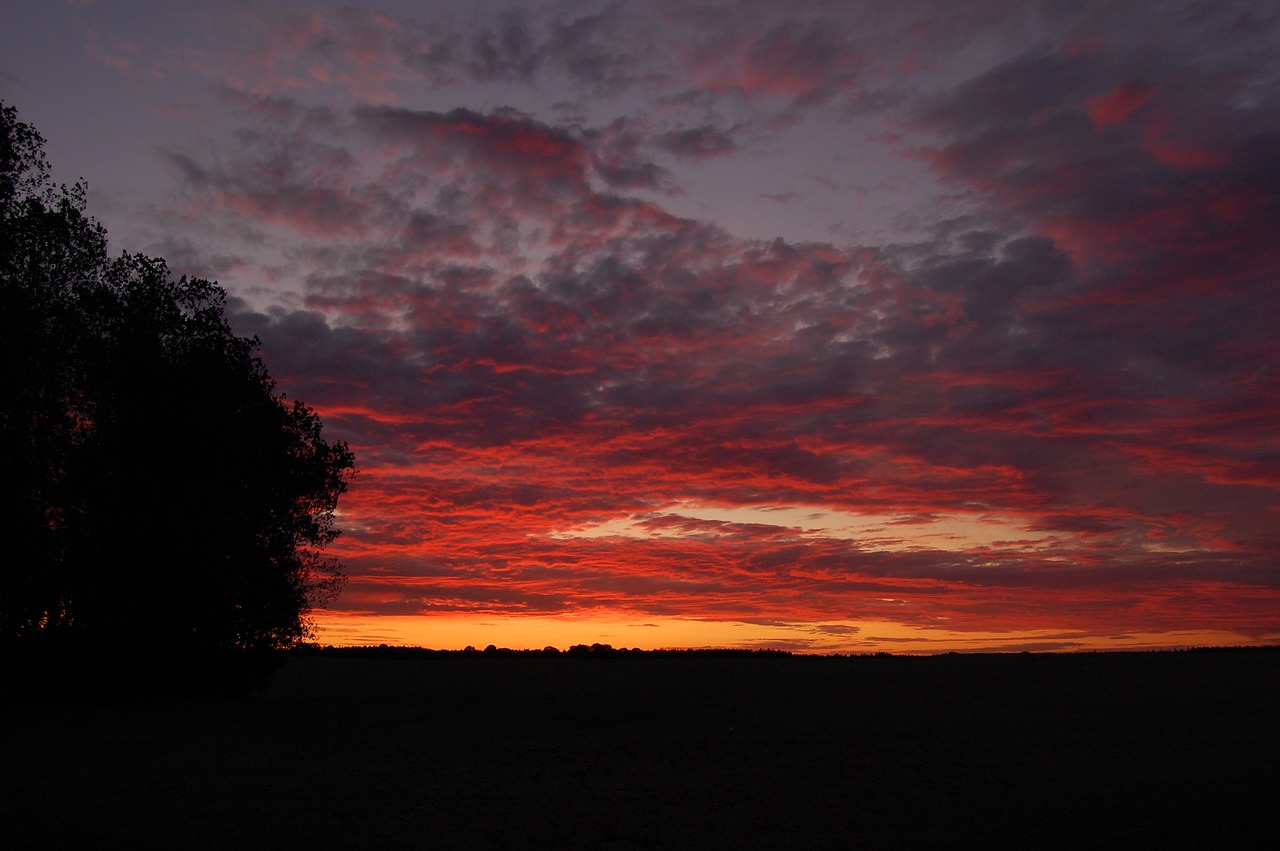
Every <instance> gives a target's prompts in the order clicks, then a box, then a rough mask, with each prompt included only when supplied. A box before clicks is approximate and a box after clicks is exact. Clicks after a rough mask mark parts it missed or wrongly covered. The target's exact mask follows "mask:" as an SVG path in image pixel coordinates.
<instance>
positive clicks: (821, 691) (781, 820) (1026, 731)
mask: <svg viewBox="0 0 1280 851" xmlns="http://www.w3.org/2000/svg"><path fill="white" fill-rule="evenodd" d="M3 720H4V730H3V734H2V735H0V748H2V750H0V760H2V771H3V788H2V789H0V800H2V802H0V818H2V819H3V820H2V822H0V825H2V826H0V831H2V833H0V840H2V841H0V845H3V846H4V847H5V848H36V847H55V848H56V847H66V848H91V847H101V846H104V845H108V844H109V845H112V846H121V847H153V848H218V849H223V848H306V849H316V848H351V847H370V848H389V849H397V848H616V849H623V848H826V847H871V848H880V847H883V848H916V847H920V848H924V847H959V846H965V847H979V848H984V847H994V846H1002V847H1022V848H1035V847H1046V846H1058V847H1063V846H1068V845H1077V844H1082V843H1088V844H1092V845H1102V846H1107V847H1121V846H1133V847H1147V848H1163V847H1187V848H1210V847H1230V848H1245V847H1257V848H1264V847H1265V848H1272V847H1277V845H1276V842H1277V838H1278V837H1280V806H1278V803H1280V795H1277V792H1280V783H1278V782H1277V777H1278V776H1280V774H1278V772H1280V732H1278V731H1280V726H1278V723H1280V652H1278V651H1276V650H1250V651H1245V650H1239V651H1198V652H1183V653H1155V654H1096V655H1061V656H1059V655H1021V656H965V655H959V656H938V657H923V658H913V657H891V658H882V657H874V658H869V657H863V658H821V657H801V656H794V657H788V656H785V655H755V656H741V655H740V656H736V657H717V656H714V655H702V654H689V655H683V656H658V655H654V656H648V655H643V656H633V657H622V658H592V657H588V658H574V657H571V656H569V655H567V654H561V655H560V656H540V655H529V656H520V657H501V656H497V655H494V654H471V655H465V656H464V655H457V654H455V655H449V656H436V657H429V658H420V659H390V658H334V657H319V656H309V657H296V658H293V659H291V660H290V661H289V662H288V663H287V664H286V666H285V667H284V668H283V669H282V670H281V671H280V672H279V674H277V676H276V678H275V680H274V681H273V682H272V684H271V686H270V687H269V688H268V689H267V690H265V691H263V692H260V693H257V694H255V695H253V696H251V697H248V698H244V699H238V700H223V701H172V702H156V701H152V702H104V703H102V704H100V705H96V706H89V705H72V704H59V703H51V704H37V703H29V702H22V701H15V700H14V699H13V698H9V699H8V701H7V706H6V709H5V711H4V719H3Z"/></svg>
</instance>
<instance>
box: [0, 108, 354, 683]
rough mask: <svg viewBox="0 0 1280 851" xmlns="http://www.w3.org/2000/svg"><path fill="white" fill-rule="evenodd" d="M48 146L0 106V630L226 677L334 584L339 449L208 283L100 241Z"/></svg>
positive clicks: (88, 662)
mask: <svg viewBox="0 0 1280 851" xmlns="http://www.w3.org/2000/svg"><path fill="white" fill-rule="evenodd" d="M43 142H44V140H43V139H42V138H41V137H40V135H39V134H38V133H37V132H36V131H35V130H34V129H33V128H31V127H30V126H29V125H26V124H23V123H22V122H20V121H18V120H17V115H16V111H15V110H14V109H13V108H12V107H3V113H2V117H0V217H2V218H0V223H2V228H0V355H2V356H3V364H4V369H3V370H2V371H0V482H3V491H2V493H0V534H3V540H4V541H5V546H6V547H7V548H8V550H9V553H10V557H9V558H7V559H6V562H7V563H8V567H7V568H6V570H5V575H4V576H3V581H2V582H0V641H2V642H3V645H4V648H5V650H6V651H7V652H8V653H9V655H10V656H11V657H12V658H14V659H18V660H27V662H28V663H29V664H38V665H39V666H40V667H41V668H43V669H49V670H52V669H56V668H59V666H66V665H72V666H73V667H74V668H75V670H76V672H77V673H76V675H77V676H82V675H83V674H84V673H85V670H86V669H87V668H92V667H95V666H101V665H102V664H103V660H104V659H106V658H108V657H109V658H111V659H116V660H118V659H131V660H141V662H142V664H141V667H145V668H149V669H151V670H153V671H155V670H168V671H169V672H170V673H169V674H168V676H169V677H172V676H176V675H177V673H178V672H183V671H185V672H191V673H192V674H193V675H194V676H197V677H207V676H208V675H209V670H210V669H211V668H214V669H217V670H218V671H240V672H242V671H243V670H244V669H245V666H246V665H247V664H248V663H249V661H250V660H253V664H255V665H256V664H258V660H262V659H265V658H268V657H270V656H271V655H272V654H273V653H274V651H278V650H281V649H285V648H288V647H291V646H293V645H295V644H297V643H298V642H299V641H301V640H303V639H304V638H306V637H307V636H308V624H309V621H308V615H309V613H310V611H311V608H312V606H313V605H315V604H317V603H318V602H320V601H321V600H322V599H323V598H324V596H325V595H326V594H330V593H334V592H336V590H337V588H338V586H339V583H340V581H341V579H342V576H341V572H340V566H339V565H338V564H337V563H336V562H333V561H330V560H325V559H323V558H322V557H321V555H320V551H321V550H322V549H323V547H324V546H325V545H326V544H328V543H330V542H331V541H332V540H333V538H334V537H335V536H336V535H337V530H336V529H335V528H334V526H333V515H334V511H335V509H336V506H337V501H338V498H339V496H340V495H341V494H342V493H343V492H344V491H345V490H346V487H347V482H348V481H349V479H350V476H351V473H352V470H353V468H354V457H353V455H352V453H351V451H350V450H349V449H348V447H347V446H346V445H345V444H343V443H340V442H339V443H332V444H331V443H328V442H326V441H325V440H324V439H323V437H322V436H321V422H320V419H319V417H318V416H317V415H316V414H315V412H314V411H312V410H311V409H310V408H308V407H307V406H306V405H304V404H302V403H301V402H297V401H291V400H289V399H287V398H286V397H285V396H284V395H283V394H277V393H276V388H275V384H274V382H273V381H272V379H271V378H270V376H269V375H268V373H267V370H266V368H265V367H264V365H263V363H262V361H261V360H260V359H259V358H258V357H257V356H256V355H255V354H254V352H255V349H256V346H257V340H256V339H246V338H243V337H238V336H236V335H235V334H234V333H233V332H232V331H231V329H230V327H229V325H228V323H227V320H226V316H225V308H226V303H225V293H224V292H223V290H222V289H221V288H220V287H218V285H217V284H215V283H212V282H209V281H205V280H200V279H193V278H187V277H182V278H178V279H176V280H175V279H174V277H173V276H172V275H171V274H170V272H169V270H168V268H167V266H166V265H165V263H164V261H163V260H160V259H155V258H149V257H143V256H139V255H133V254H127V253H126V254H123V255H121V256H119V257H117V258H114V259H112V258H110V257H109V256H108V253H107V240H106V234H105V231H104V230H103V228H102V227H101V226H100V225H99V224H97V223H96V222H94V221H93V220H92V219H91V218H90V217H88V216H87V215H86V214H85V189H84V187H83V185H81V184H77V185H75V186H73V187H71V188H67V187H65V186H55V185H54V184H53V182H52V180H51V178H50V175H49V170H48V166H47V164H46V162H45V158H44V154H43ZM31 660H37V661H36V662H31ZM237 676H239V674H237Z"/></svg>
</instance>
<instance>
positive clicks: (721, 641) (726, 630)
mask: <svg viewBox="0 0 1280 851" xmlns="http://www.w3.org/2000/svg"><path fill="white" fill-rule="evenodd" d="M314 621H315V626H316V633H317V634H316V641H317V642H318V643H319V644H330V645H334V646H372V645H379V644H387V645H391V646H402V647H425V648H429V649H434V650H462V649H464V648H466V647H468V646H470V647H474V648H476V649H483V648H485V647H487V646H488V645H490V644H492V645H494V646H496V647H500V648H506V649H513V650H539V649H542V648H544V647H555V648H557V649H559V650H566V649H568V648H569V647H572V646H574V645H578V644H588V645H590V644H608V645H610V646H613V647H616V648H637V649H640V650H662V649H720V648H730V649H776V650H789V651H792V652H801V653H818V654H833V653H844V654H860V653H878V652H884V651H887V652H891V653H899V654H931V653H948V652H953V651H954V652H979V651H986V652H1020V651H1023V650H1029V651H1106V650H1159V649H1176V648H1184V647H1216V646H1231V645H1254V644H1274V643H1277V642H1280V635H1268V636H1264V637H1263V638H1262V640H1261V641H1259V640H1257V639H1251V638H1250V637H1248V636H1244V635H1239V634H1236V633H1232V632H1226V631H1221V630H1186V631H1178V632H1149V633H1129V634H1125V635H1116V636H1111V637H1098V636H1094V635H1090V634H1088V633H1086V632H1083V631H1080V632H1067V631H1063V630H1016V631H1007V632H978V631H975V632H960V631H954V630H946V629H938V628H920V627H913V626H908V625H904V624H897V623H892V622H889V621H869V622H861V623H856V624H855V623H830V622H824V623H768V624H759V623H746V622H742V621H714V620H697V619H686V618H664V617H653V618H650V617H644V616H642V615H641V616H625V615H622V616H613V617H610V616H607V615H595V616H580V617H533V616H502V615H493V614H482V615H459V614H441V615H423V616H413V615H367V614H339V613H336V612H321V613H318V614H316V616H315V618H314Z"/></svg>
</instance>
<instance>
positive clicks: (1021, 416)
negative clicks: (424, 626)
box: [101, 2, 1280, 648]
mask: <svg viewBox="0 0 1280 851" xmlns="http://www.w3.org/2000/svg"><path fill="white" fill-rule="evenodd" d="M997 5H999V4H997ZM894 8H895V9H896V11H890V10H889V7H887V6H882V5H880V4H847V3H821V2H815V3H806V4H801V7H796V6H794V4H792V5H788V6H787V7H786V10H785V11H782V10H780V8H779V7H777V6H776V4H773V3H764V2H760V3H753V2H747V3H741V2H739V3H734V4H733V5H732V12H730V11H729V7H724V8H720V7H717V6H715V5H714V4H700V5H696V6H695V5H693V4H685V3H670V4H667V3H653V4H614V5H601V4H564V5H563V6H560V7H556V8H555V11H553V12H550V13H547V14H541V13H535V12H533V11H531V10H529V11H527V10H525V9H523V7H518V8H515V9H512V10H506V11H493V12H490V11H488V10H487V8H481V9H480V11H479V13H477V14H473V15H468V14H464V13H462V12H459V13H458V14H456V15H453V16H442V17H440V18H438V19H425V18H423V17H421V16H418V14H417V13H416V12H413V11H404V12H395V13H387V14H375V13H374V12H372V11H364V10H361V9H358V8H357V9H353V10H348V11H343V12H339V13H333V14H331V15H330V14H304V13H302V12H287V11H281V7H277V6H275V5H274V4H273V5H271V6H263V7H262V8H255V7H252V6H250V5H241V6H236V7H228V10H226V11H225V12H224V14H226V15H231V16H233V20H232V21H231V23H234V24H235V26H236V30H235V31H236V32H238V33H241V34H242V35H241V36H240V37H239V38H240V41H239V42H237V43H234V44H233V43H230V42H229V41H228V42H226V43H220V42H219V39H217V38H215V39H214V40H213V41H214V46H212V47H202V48H199V49H197V48H195V47H192V46H190V45H185V46H184V45H181V44H179V45H177V46H173V47H171V48H170V49H169V50H168V51H167V52H166V53H163V54H161V55H158V56H157V57H155V58H154V59H153V60H152V61H153V62H154V63H155V66H154V68H153V70H155V73H157V74H167V75H177V74H194V75H197V77H196V78H197V79H199V80H201V81H202V83H201V87H200V88H199V91H200V92H202V94H201V95H200V97H201V98H203V100H201V105H200V108H201V109H207V110H215V111H216V114H217V115H218V116H219V122H220V124H219V127H220V128H221V129H219V130H218V131H217V132H216V133H214V134H213V136H212V137H211V139H208V140H205V142H204V143H202V144H195V143H193V142H192V141H191V140H189V139H188V140H184V139H180V138H177V137H171V138H170V139H169V140H166V141H160V142H158V143H157V146H156V152H157V156H158V158H159V159H160V161H161V162H162V163H163V164H164V167H165V168H167V169H168V170H169V171H168V173H169V174H170V175H171V178H172V180H173V181H174V184H173V185H174V187H175V191H174V194H173V196H172V198H171V200H170V201H169V202H167V205H166V206H165V208H164V210H163V211H162V212H163V222H162V223H153V228H155V231H154V232H155V233H157V234H158V237H157V241H156V243H155V245H154V246H153V247H154V248H155V249H156V250H158V251H160V252H161V253H164V254H166V256H169V257H170V259H171V260H172V261H175V265H179V266H182V267H183V268H186V269H189V270H190V271H193V272H196V273H203V274H210V275H212V276H214V277H219V278H221V279H222V280H223V282H224V283H225V284H227V285H228V286H229V287H230V288H231V289H232V291H233V293H234V294H235V295H236V296H238V300H237V301H236V305H237V307H236V309H237V313H236V316H235V322H236V325H237V327H238V328H240V329H241V330H243V331H244V332H245V333H253V334H256V335H258V336H259V337H260V338H261V340H262V341H263V346H264V355H265V357H266V360H267V362H268V365H269V367H270V369H271V371H272V373H273V375H275V376H276V377H277V378H278V379H279V381H280V384H281V386H282V387H284V388H285V389H286V390H288V391H289V393H290V395H293V396H297V397H300V398H303V399H305V400H306V401H307V402H308V403H309V404H311V405H313V406H314V407H316V408H317V409H318V410H319V411H320V412H321V414H322V416H323V417H324V420H325V422H326V425H327V428H328V430H329V433H330V434H331V435H333V436H334V437H339V438H342V439H345V440H348V441H349V442H350V443H351V445H352V447H353V449H355V450H356V452H357V454H358V457H359V459H360V466H361V468H362V470H361V473H360V476H359V478H358V479H357V481H356V482H355V485H354V486H353V488H352V490H351V492H350V494H349V495H348V497H347V499H346V501H345V503H344V505H343V508H342V514H343V516H342V523H343V526H344V527H345V529H346V532H345V535H344V537H343V538H342V539H341V540H340V542H339V545H338V547H337V554H338V555H339V556H340V557H341V558H342V559H343V560H344V561H345V563H346V564H347V566H348V571H349V573H350V574H351V581H350V583H349V586H348V588H347V590H346V592H345V593H344V594H343V596H342V597H341V598H340V599H339V601H338V602H337V604H336V605H337V607H338V608H339V609H341V610H347V611H351V612H363V613H382V614H416V613H424V614H429V613H441V612H464V613H484V614H492V615H530V616H532V615H562V614H563V615H567V614H575V613H576V614H582V613H602V612H604V613H608V612H617V613H623V614H625V615H626V616H628V617H637V618H643V617H644V616H654V617H684V618H705V619H713V620H726V621H739V622H747V623H759V624H762V625H763V624H792V625H795V627H796V629H797V636H800V637H799V638H797V644H796V646H805V643H804V642H805V641H806V640H807V639H805V638H804V637H803V636H804V635H807V634H810V633H812V632H813V630H814V629H815V628H816V627H815V626H814V625H823V624H826V625H827V626H826V627H824V628H823V629H825V634H826V635H827V636H828V637H830V636H831V635H835V634H836V633H840V634H841V635H842V636H843V638H842V640H845V641H847V642H848V643H847V644H846V645H845V646H847V647H851V648H857V647H868V646H874V645H875V636H874V635H869V634H867V633H866V632H865V631H863V632H862V633H861V634H859V633H858V632H857V628H856V625H857V624H859V623H871V622H892V623H895V624H900V625H905V626H909V627H918V628H922V629H923V628H945V629H947V630H952V631H959V632H966V631H969V632H973V633H975V634H976V633H978V632H983V633H1001V632H1003V633H1008V634H1009V635H1010V636H1011V638H1010V640H1009V644H1010V645H1011V646H1012V645H1013V644H1015V643H1017V641H1016V636H1017V635H1019V634H1022V633H1024V632H1025V633H1031V632H1034V631H1040V634H1044V631H1046V630H1048V631H1052V632H1055V633H1056V634H1058V637H1057V638H1055V639H1054V640H1053V645H1054V646H1055V647H1057V646H1073V642H1083V641H1084V640H1085V638H1087V637H1092V638H1099V637H1101V638H1107V637H1112V638H1114V639H1115V640H1116V641H1117V642H1122V640H1123V636H1125V635H1130V634H1136V633H1143V634H1152V633H1165V632H1167V633H1174V632H1177V631H1180V630H1188V629H1190V630H1200V631H1204V632H1208V631H1219V632H1221V633H1224V634H1230V635H1232V636H1237V637H1238V638H1239V639H1240V640H1250V641H1262V640H1274V639H1275V638H1276V636H1277V635H1280V618H1278V617H1277V612H1280V572H1278V571H1277V564H1278V558H1280V533H1278V532H1277V531H1276V530H1277V529H1280V514H1278V509H1280V450H1278V449H1277V445H1276V440H1275V435H1276V426H1277V423H1280V375H1277V371H1276V364H1277V360H1278V358H1277V355H1278V354H1280V350H1278V347H1277V343H1276V340H1277V336H1276V333H1275V328H1274V326H1275V322H1274V317H1275V316H1276V315H1277V313H1278V312H1280V286H1278V281H1280V225H1277V222H1280V85H1278V81H1280V61H1278V60H1277V59H1276V58H1275V54H1274V50H1273V48H1272V46H1273V45H1274V40H1275V38H1276V35H1277V33H1278V32H1280V27H1278V24H1277V20H1276V16H1275V15H1268V14H1267V13H1265V12H1264V11H1263V10H1261V9H1260V8H1258V7H1257V5H1256V4H1249V3H1212V4H1210V3H1191V2H1188V3H1181V4H1163V3H1162V4H1123V5H1122V6H1117V5H1115V4H1109V3H1097V4H1088V3H1086V4H1080V3H1073V4H1058V3H1051V2H1046V3H1040V4H1014V8H1010V9H1000V10H998V11H997V12H993V13H992V14H991V15H989V16H987V15H986V14H985V13H981V12H976V11H972V10H969V9H967V8H965V9H962V8H961V7H959V6H956V5H954V4H949V3H947V4H930V3H917V4H905V8H898V7H894ZM1156 19H1159V20H1160V21H1161V22H1162V25H1161V26H1159V27H1153V26H1152V22H1153V21H1154V20H1156ZM228 27H229V23H228V21H225V20H224V21H222V22H221V24H220V26H219V27H217V28H215V30H214V31H215V32H219V33H224V32H230V30H229V29H228ZM101 44H102V45H105V46H103V47H102V48H101V49H102V50H103V51H104V52H105V53H108V54H110V55H115V56H117V59H118V60H119V61H118V62H117V63H116V65H117V67H119V66H120V63H121V62H123V59H120V57H121V56H123V54H122V53H120V51H119V50H118V49H117V50H115V52H112V49H111V48H110V47H109V45H110V44H111V40H110V39H109V38H106V37H105V36H104V37H103V38H102V39H101ZM141 62H142V60H140V59H138V60H135V61H134V67H133V68H132V71H133V72H134V73H140V72H141V70H140V69H139V68H138V67H137V66H138V63H141ZM841 146H847V149H848V153H847V154H845V153H842V152H841V150H842V148H841ZM816 151H821V152H824V153H823V154H822V156H824V157H825V156H827V154H828V153H829V154H830V157H829V158H827V159H821V160H819V159H806V158H807V157H817V156H818V154H816V153H813V152H816ZM859 156H863V157H864V159H865V161H868V162H869V161H871V160H872V159H874V158H880V159H879V160H877V161H883V162H888V163H890V165H888V166H884V168H885V169H887V170H886V171H885V172H884V181H883V186H881V187H880V189H877V190H876V191H878V192H881V193H882V194H881V195H877V196H876V197H877V198H879V199H881V200H883V198H887V197H890V195H893V197H897V198H899V200H900V201H901V204H902V206H901V208H900V209H899V212H900V213H901V214H902V216H903V219H902V221H904V222H905V221H908V220H909V221H910V222H911V223H912V224H910V226H909V227H908V226H905V225H904V226H903V227H902V228H899V229H898V230H897V231H895V232H897V233H899V234H900V235H901V236H902V238H898V239H895V240H893V241H887V242H881V243H876V244H865V243H859V242H858V241H856V240H847V239H841V238H837V237H833V235H834V234H839V233H840V232H841V227H843V226H845V225H847V224H848V221H849V219H850V217H852V216H856V215H859V213H858V212H857V209H856V208H857V205H858V201H857V197H858V193H859V192H860V191H861V189H856V188H855V189H853V190H848V189H847V187H848V186H850V185H852V184H858V186H862V187H863V188H868V187H870V184H868V183H866V181H865V180H863V178H861V177H857V178H854V177H842V176H840V174H839V172H838V171H837V170H836V169H837V168H838V164H839V163H842V162H851V161H852V160H855V159H857V158H858V157H859ZM849 167H850V168H855V167H860V166H855V165H854V164H851V165H850V166H849ZM819 171H822V173H821V174H818V172H819ZM912 174H914V175H917V176H918V182H915V183H911V184H910V185H906V186H897V188H892V187H891V188H885V187H888V186H890V184H892V183H893V180H892V179H891V178H892V177H893V176H894V175H912ZM775 175H777V176H779V179H781V178H782V177H783V176H785V177H786V179H787V181H789V182H788V184H787V185H786V186H779V185H777V184H775V183H773V182H771V181H772V180H773V178H774V176H775ZM744 176H745V177H746V178H748V179H747V181H746V185H747V186H748V188H749V189H750V192H749V193H747V194H746V195H743V196H742V197H747V198H757V197H762V198H764V199H765V200H764V201H763V202H762V205H761V208H760V209H761V210H763V211H766V212H765V213H761V215H774V216H779V215H780V216H782V217H784V218H786V217H787V216H788V215H790V214H791V213H793V212H794V213H795V215H796V216H804V215H808V214H809V212H808V211H812V210H814V209H818V208H819V207H820V206H821V204H832V205H838V206H837V207H833V208H832V209H835V210H836V212H834V213H832V217H831V222H832V224H831V227H830V228H827V229H826V230H825V231H824V230H822V229H816V230H815V231H814V232H813V233H812V236H811V237H810V238H808V239H797V238H791V237H788V238H776V239H772V238H771V239H762V238H755V237H750V236H743V235H741V234H740V233H737V232H735V229H734V227H733V225H732V221H719V220H717V218H716V215H715V211H716V210H717V209H722V208H720V207H717V206H716V205H717V204H720V203H722V201H721V200H718V199H722V198H724V197H730V195H731V192H732V191H734V188H733V187H732V186H730V185H729V183H733V182H735V181H740V180H742V179H743V178H744ZM725 181H728V182H729V183H726V182H725ZM842 181H843V182H844V183H842ZM841 185H843V186H844V187H846V188H845V189H839V190H837V187H839V186H841ZM869 191H871V190H870V188H868V192H869ZM725 193H730V194H725ZM895 193H896V194H895ZM820 199H822V200H820ZM819 200H820V203H819ZM877 203H880V201H877ZM697 204H703V205H704V209H705V210H707V211H710V214H709V215H692V214H689V213H688V212H687V211H688V210H690V209H694V208H696V205H697ZM690 205H693V206H692V207H691V206H690ZM922 211H923V212H922ZM856 229H860V230H864V231H865V229H866V227H865V226H862V225H860V226H859V228H856ZM780 230H786V228H780ZM819 631H820V632H821V631H823V630H819ZM841 631H843V632H841ZM1046 640H1048V639H1046ZM822 646H827V645H822Z"/></svg>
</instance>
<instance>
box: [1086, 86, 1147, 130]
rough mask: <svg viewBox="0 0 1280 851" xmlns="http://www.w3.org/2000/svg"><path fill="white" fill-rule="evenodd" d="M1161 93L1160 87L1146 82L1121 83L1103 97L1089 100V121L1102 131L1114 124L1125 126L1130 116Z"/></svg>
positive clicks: (1087, 102)
mask: <svg viewBox="0 0 1280 851" xmlns="http://www.w3.org/2000/svg"><path fill="white" fill-rule="evenodd" d="M1159 93H1160V87H1159V86H1156V85H1153V84H1151V83H1148V82H1146V81H1145V80H1130V81H1128V82H1127V83H1121V84H1120V85H1119V86H1116V87H1115V88H1114V89H1112V90H1111V91H1110V92H1109V93H1107V94H1106V95H1104V96H1102V97H1096V98H1088V99H1087V100H1086V101H1085V103H1086V104H1087V105H1088V107H1089V120H1090V121H1092V122H1093V126H1094V127H1096V128H1098V129H1102V128H1104V127H1108V126H1110V125H1113V124H1123V123H1124V122H1125V121H1127V120H1128V119H1129V116H1131V115H1133V113H1135V112H1137V111H1138V110H1139V109H1141V108H1142V107H1144V106H1146V105H1147V104H1148V103H1149V102H1150V101H1151V99H1152V98H1154V97H1155V96H1156V95H1157V94H1159Z"/></svg>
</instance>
